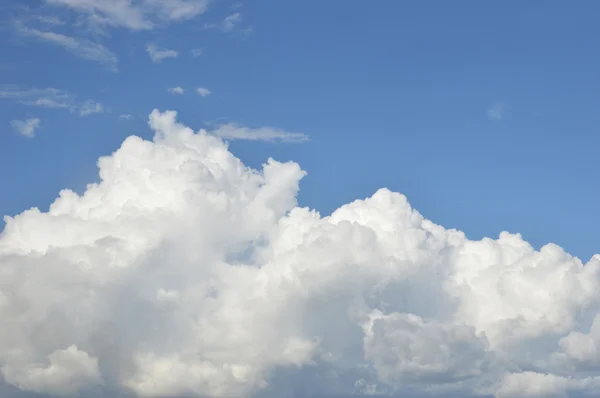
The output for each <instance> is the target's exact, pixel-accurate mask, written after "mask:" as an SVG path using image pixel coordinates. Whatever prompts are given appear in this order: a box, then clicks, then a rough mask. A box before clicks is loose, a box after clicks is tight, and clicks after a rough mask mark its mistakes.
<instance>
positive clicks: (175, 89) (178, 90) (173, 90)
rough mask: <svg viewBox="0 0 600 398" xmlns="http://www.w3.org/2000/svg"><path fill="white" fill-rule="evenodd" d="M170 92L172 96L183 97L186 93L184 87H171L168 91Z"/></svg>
mask: <svg viewBox="0 0 600 398" xmlns="http://www.w3.org/2000/svg"><path fill="white" fill-rule="evenodd" d="M168 91H169V92H170V93H171V94H175V95H181V94H183V93H184V92H185V90H184V89H183V87H180V86H177V87H171V88H169V89H168Z"/></svg>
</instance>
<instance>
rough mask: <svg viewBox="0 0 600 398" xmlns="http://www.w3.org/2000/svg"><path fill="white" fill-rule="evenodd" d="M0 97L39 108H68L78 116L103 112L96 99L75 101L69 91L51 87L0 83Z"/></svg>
mask: <svg viewBox="0 0 600 398" xmlns="http://www.w3.org/2000/svg"><path fill="white" fill-rule="evenodd" d="M0 99H7V100H13V101H16V102H18V103H20V104H23V105H27V106H37V107H41V108H53V109H68V110H69V111H71V112H78V113H79V115H80V116H87V115H90V114H92V113H101V112H104V111H105V109H104V105H102V104H101V103H99V102H97V101H93V100H90V99H88V100H85V101H83V102H79V101H77V99H76V98H75V96H74V95H72V94H70V93H69V92H67V91H65V90H61V89H57V88H53V87H48V88H24V87H20V86H17V85H12V84H7V85H0Z"/></svg>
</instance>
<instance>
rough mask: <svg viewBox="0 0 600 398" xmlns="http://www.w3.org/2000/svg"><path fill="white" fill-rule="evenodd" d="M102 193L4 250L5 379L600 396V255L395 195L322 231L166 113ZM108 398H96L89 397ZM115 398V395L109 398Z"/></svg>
mask: <svg viewBox="0 0 600 398" xmlns="http://www.w3.org/2000/svg"><path fill="white" fill-rule="evenodd" d="M149 124H150V127H151V128H152V129H153V130H154V131H155V135H154V139H153V140H152V141H145V140H143V139H141V138H139V137H129V138H127V139H126V140H125V141H124V142H123V144H122V145H121V147H120V148H119V149H118V150H117V151H115V152H114V153H113V154H112V155H110V156H105V157H102V158H101V159H100V160H99V161H98V167H99V175H100V182H99V183H95V184H90V185H89V186H88V188H87V190H86V192H85V193H84V194H82V195H78V194H76V193H74V192H72V191H69V190H64V191H62V192H61V193H60V196H59V198H57V199H56V200H55V201H54V203H52V204H51V206H50V207H49V211H48V212H42V211H40V210H38V209H31V210H28V211H26V212H24V213H22V214H20V215H18V216H15V217H7V218H6V227H5V229H4V231H3V233H2V234H0V273H1V275H0V276H1V280H2V283H1V284H0V363H2V367H1V368H0V372H2V375H3V377H4V379H5V380H6V382H7V383H10V384H12V385H15V386H18V387H19V388H21V389H23V390H28V391H43V392H45V393H50V394H55V395H58V396H64V395H66V394H77V395H75V396H77V397H87V396H98V397H100V396H101V397H102V398H104V397H111V396H125V395H128V394H133V395H135V396H139V397H165V396H169V397H183V396H185V397H205V396H211V397H240V396H253V397H257V398H267V397H268V398H275V397H282V396H303V394H302V393H301V392H300V391H306V395H304V396H309V395H310V396H349V395H351V394H352V393H356V392H359V393H362V394H383V393H385V394H391V395H397V396H404V397H406V396H411V397H423V396H435V395H436V394H446V395H445V396H448V395H447V394H451V396H460V397H475V396H482V395H483V396H495V397H497V398H505V397H566V396H568V395H569V394H574V393H577V394H588V395H591V396H594V394H597V391H598V388H600V385H599V380H600V379H599V376H600V366H598V361H597V357H596V356H595V354H594V353H593V352H592V353H589V354H588V353H586V352H585V351H586V350H587V348H586V347H588V348H589V347H591V345H590V343H589V339H592V340H594V341H595V339H597V338H598V337H597V336H598V335H597V329H598V327H597V326H596V325H595V324H593V325H591V326H590V324H591V323H592V320H593V319H594V318H595V317H597V316H598V314H599V313H600V297H599V296H598V294H597V292H598V291H599V289H600V255H596V256H594V257H593V258H592V259H591V260H590V261H589V262H588V263H586V264H583V263H582V262H581V261H580V260H579V259H577V258H576V257H573V256H571V255H569V254H567V253H565V252H564V251H563V250H562V249H561V248H560V247H558V246H556V245H553V244H549V245H546V246H543V247H542V248H541V249H540V250H535V249H534V248H533V247H532V246H531V245H530V244H529V243H527V242H526V241H524V240H523V239H522V237H521V236H520V235H515V234H509V233H506V232H503V233H501V234H500V235H499V237H498V238H497V239H491V238H485V239H482V240H479V241H472V240H469V239H467V237H466V236H465V235H464V234H463V233H462V232H460V231H456V230H453V229H445V228H443V227H442V226H439V225H436V224H434V223H433V222H431V221H429V220H427V219H426V218H424V217H423V216H422V215H421V214H420V213H418V212H417V211H416V210H414V209H413V208H412V207H411V206H410V204H409V202H408V200H407V198H406V197H404V196H403V195H401V194H398V193H394V192H391V191H389V190H386V189H381V190H379V191H377V192H376V193H375V194H374V195H373V196H371V197H370V198H367V199H364V200H357V201H354V202H352V203H349V204H346V205H344V206H342V207H340V208H339V209H337V210H335V211H334V212H333V213H332V214H331V215H330V216H326V217H321V215H319V214H318V213H317V212H315V211H312V210H310V209H308V208H299V207H297V202H296V196H297V193H298V189H299V183H300V180H301V179H302V178H303V177H304V176H305V174H306V173H305V172H304V171H302V169H301V168H300V166H299V165H298V164H296V163H294V162H286V163H280V162H277V161H275V160H273V159H269V160H268V161H267V162H266V163H265V164H264V165H263V167H262V169H261V170H253V169H250V168H248V167H246V166H245V165H244V164H243V163H242V162H241V161H240V160H239V159H237V158H236V157H234V156H233V154H232V153H231V152H229V151H228V149H227V145H226V144H225V143H224V142H223V141H222V140H221V139H219V138H218V137H215V135H214V134H212V133H210V132H207V131H204V130H201V131H199V132H197V133H194V131H192V130H191V129H189V128H187V127H185V126H183V125H181V124H178V123H177V122H176V114H175V113H174V112H165V113H160V112H158V111H154V112H152V114H151V116H150V121H149ZM90 392H94V394H95V395H92V394H90ZM101 393H103V394H101Z"/></svg>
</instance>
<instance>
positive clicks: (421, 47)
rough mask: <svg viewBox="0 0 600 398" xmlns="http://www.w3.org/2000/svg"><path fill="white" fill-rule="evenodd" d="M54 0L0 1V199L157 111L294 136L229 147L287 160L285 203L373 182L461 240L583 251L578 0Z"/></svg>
mask: <svg viewBox="0 0 600 398" xmlns="http://www.w3.org/2000/svg"><path fill="white" fill-rule="evenodd" d="M64 3H66V2H64V1H62V0H57V1H54V2H52V1H47V2H44V1H27V2H20V1H19V2H17V1H8V2H2V5H1V6H0V7H2V9H1V12H0V14H1V15H2V21H1V22H2V26H1V29H2V30H1V32H2V33H1V34H0V48H1V51H2V54H3V56H2V57H1V58H0V76H1V79H0V84H1V85H2V86H1V89H0V90H1V91H0V126H1V129H0V182H1V184H2V185H1V186H2V194H1V195H0V213H1V214H6V215H14V214H17V213H20V212H22V211H23V210H25V209H27V208H29V207H32V206H38V207H40V208H41V209H47V206H48V205H49V203H51V201H52V200H53V198H55V197H56V195H57V193H58V192H59V191H60V190H61V189H63V188H72V189H75V190H76V191H82V190H83V189H84V187H85V184H87V183H89V182H92V181H95V180H96V179H97V170H96V159H97V158H98V157H99V156H101V155H106V154H109V153H111V152H112V151H114V150H116V149H117V148H118V147H119V145H120V143H121V142H122V141H123V140H124V139H125V138H126V137H127V136H128V135H132V134H135V135H140V136H142V137H145V138H150V135H151V132H150V130H149V129H148V127H147V117H148V114H149V113H150V112H151V111H152V109H154V108H158V109H160V110H166V109H174V110H177V111H178V113H179V119H180V120H182V121H183V122H184V123H185V124H187V125H189V126H193V127H194V128H209V129H211V128H217V127H218V126H221V125H227V124H228V123H235V125H236V126H238V127H239V126H244V127H247V128H248V129H246V130H243V131H242V133H248V132H250V133H252V132H253V131H254V132H256V131H258V130H252V129H258V128H261V127H268V128H269V129H267V130H265V129H263V130H260V131H262V132H265V131H279V132H288V133H297V134H305V135H306V136H308V137H310V139H309V140H308V141H303V142H285V141H286V140H285V139H284V140H275V141H268V142H263V141H256V140H244V139H241V140H232V141H231V144H230V147H231V149H232V151H233V153H234V154H236V155H237V156H239V157H240V158H241V159H242V160H243V161H244V163H246V164H248V165H251V166H253V167H259V166H260V164H262V163H263V162H264V161H266V159H267V158H268V157H273V158H275V159H277V160H280V161H285V160H294V161H297V162H298V163H299V164H300V165H301V166H302V168H303V169H305V170H306V171H307V172H308V176H307V177H306V178H305V179H304V180H303V181H302V183H301V189H300V194H299V202H300V205H303V206H310V207H311V208H316V209H318V210H319V211H321V212H322V213H323V214H328V213H330V212H331V211H332V210H334V209H335V208H337V207H338V206H339V205H341V204H343V203H347V202H348V201H351V200H353V199H356V198H364V197H366V196H369V195H371V194H373V192H375V191H376V190H377V189H378V188H381V187H388V188H389V189H391V190H393V191H398V192H402V193H404V194H406V195H407V197H408V199H409V200H410V202H411V204H412V205H413V206H414V207H415V208H416V209H418V210H419V211H420V212H421V213H422V214H424V215H425V216H426V217H427V218H429V219H432V220H433V221H435V222H436V223H439V224H442V225H444V226H445V227H447V228H457V229H460V230H463V231H465V232H466V234H467V235H468V236H469V237H470V238H475V239H478V238H481V237H483V236H492V237H497V236H498V233H499V232H500V231H503V230H508V231H511V232H519V233H522V234H523V236H524V238H525V239H526V240H528V241H530V242H532V243H533V244H534V245H537V246H539V245H542V244H545V243H547V242H556V243H558V244H559V245H561V246H563V247H564V248H565V249H566V250H567V251H569V252H571V253H573V254H574V255H577V256H580V257H581V258H582V259H583V260H584V261H587V260H588V259H589V257H590V256H591V255H592V254H594V253H597V252H598V237H599V233H598V225H600V211H599V210H598V203H600V185H599V183H598V178H597V176H598V161H597V159H598V156H597V153H598V148H599V145H600V138H598V137H599V135H598V126H599V125H600V111H599V110H600V77H599V74H598V71H599V70H600V52H599V51H598V37H600V25H598V23H597V16H598V14H599V12H600V5H599V4H598V3H597V2H594V1H579V2H577V3H570V2H559V1H528V2H522V1H504V2H494V3H492V2H479V1H456V2H441V1H440V2H427V3H425V2H417V1H402V2H400V1H385V2H383V1H382V2H377V5H376V6H375V5H374V4H370V3H369V5H367V3H365V2H364V1H343V2H342V1H327V2H322V1H303V2H289V1H274V0H261V1H254V2H244V3H235V2H227V1H217V0H215V1H213V2H209V3H207V7H206V10H204V11H203V9H196V10H193V12H188V13H187V16H193V17H190V18H182V17H181V16H177V15H176V14H172V15H171V17H164V15H163V14H160V13H156V12H155V11H156V10H151V9H144V8H143V6H140V9H138V10H137V11H140V10H141V12H142V13H141V14H135V13H134V12H131V13H130V14H126V13H122V14H118V13H117V14H114V13H112V14H111V13H110V10H108V11H107V10H104V11H105V12H104V13H102V12H99V11H98V10H96V11H90V8H86V4H89V2H87V1H84V0H78V1H73V2H71V3H70V4H71V6H67V5H65V4H64ZM97 3H102V2H97ZM77 5H79V6H77ZM133 11H136V10H133ZM162 11H165V10H161V12H162ZM165 12H166V11H165ZM98 15H101V16H102V17H103V18H105V19H104V20H102V21H100V22H98V20H96V23H94V22H93V21H94V19H93V18H91V17H93V16H98ZM139 15H142V17H143V18H142V19H140V18H137V17H136V16H139ZM161 15H163V16H161ZM194 15H195V16H194ZM136 18H137V19H136ZM150 22H152V24H151V23H150ZM149 45H150V46H155V47H154V49H155V50H157V51H160V50H161V49H162V50H165V51H166V50H172V51H174V52H176V53H177V56H176V57H166V58H163V59H162V60H160V61H158V60H157V59H155V60H156V61H157V62H153V60H152V58H151V56H150V54H149V51H148V46H149ZM199 49H201V54H199V52H200V51H199ZM193 50H197V51H195V52H194V51H193ZM192 52H194V53H192ZM159 54H160V53H159ZM164 54H166V55H169V53H168V52H167V53H164ZM170 54H171V55H172V54H173V53H170ZM155 58H156V53H155ZM174 87H181V88H183V89H184V92H183V94H180V95H178V94H173V93H170V92H169V91H168V89H169V88H174ZM198 88H205V89H208V90H209V91H210V94H208V93H207V92H204V93H205V95H204V96H202V95H200V94H199V93H198V92H197V89H198ZM49 89H55V91H50V90H49ZM207 94H208V95H207ZM40 100H41V101H40ZM50 101H53V102H50ZM86 101H87V102H86ZM124 115H130V116H124ZM125 117H127V118H125ZM36 119H38V121H37V122H36V121H35V120H36ZM27 121H29V124H27ZM229 126H232V125H229ZM27 127H29V129H27ZM276 129H279V130H276ZM19 131H21V132H22V133H25V134H29V135H33V137H26V136H24V135H23V134H20V133H19ZM288 137H289V136H288ZM296 137H298V136H296ZM281 141H284V142H281Z"/></svg>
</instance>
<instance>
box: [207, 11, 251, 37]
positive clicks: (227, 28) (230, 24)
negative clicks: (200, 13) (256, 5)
mask: <svg viewBox="0 0 600 398" xmlns="http://www.w3.org/2000/svg"><path fill="white" fill-rule="evenodd" d="M242 20H243V16H242V13H241V12H234V13H233V14H230V15H228V16H226V17H225V18H223V20H222V21H221V22H219V23H207V24H204V29H220V30H222V31H224V32H232V31H234V30H238V28H239V26H240V24H241V23H242ZM239 30H241V31H242V32H244V33H250V32H252V28H250V27H248V28H245V29H239Z"/></svg>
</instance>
